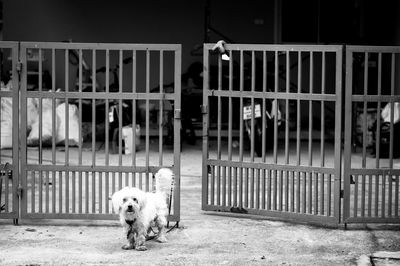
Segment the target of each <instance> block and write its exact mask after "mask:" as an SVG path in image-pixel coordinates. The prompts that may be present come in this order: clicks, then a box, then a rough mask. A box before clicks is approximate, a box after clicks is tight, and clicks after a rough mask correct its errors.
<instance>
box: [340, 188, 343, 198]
mask: <svg viewBox="0 0 400 266" xmlns="http://www.w3.org/2000/svg"><path fill="white" fill-rule="evenodd" d="M343 197H344V190H343V189H341V190H340V198H341V199H343Z"/></svg>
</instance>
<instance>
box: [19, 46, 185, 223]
mask: <svg viewBox="0 0 400 266" xmlns="http://www.w3.org/2000/svg"><path fill="white" fill-rule="evenodd" d="M19 45H20V49H19V50H18V53H19V56H18V57H19V60H20V62H21V63H20V64H21V65H22V66H24V65H26V64H27V55H26V51H27V49H29V48H34V49H64V50H66V49H69V50H70V49H81V50H85V49H88V50H93V51H94V50H120V51H121V50H128V49H131V50H141V51H146V54H149V53H150V51H152V50H155V51H160V52H165V51H166V52H170V51H172V52H174V83H175V86H174V93H166V92H162V93H161V92H160V93H158V94H150V92H149V91H148V90H149V86H148V85H149V83H147V84H146V92H145V93H138V92H132V93H122V94H121V93H112V94H111V96H110V97H107V96H104V95H101V96H100V97H99V93H97V95H96V94H93V93H92V92H74V91H66V92H55V91H51V92H45V91H34V92H28V91H27V69H26V67H22V71H21V79H20V91H21V104H22V110H21V112H22V114H21V113H20V112H19V114H21V129H20V138H21V145H20V147H18V146H19V145H15V149H17V150H18V149H20V154H21V168H20V169H21V170H20V171H21V174H20V176H21V178H20V187H21V189H20V191H21V194H22V196H21V199H20V200H21V203H20V207H21V209H20V216H19V217H20V218H23V219H24V218H26V219H100V220H110V219H113V220H114V219H115V214H114V213H113V212H112V213H108V214H106V213H70V212H69V213H64V212H56V213H45V212H42V213H39V212H38V213H28V212H27V207H28V205H27V201H28V200H29V199H28V197H27V193H26V191H27V172H28V171H41V170H43V171H49V172H51V171H66V172H68V171H77V172H84V171H87V172H113V173H117V172H119V173H124V172H129V171H132V172H136V173H144V174H145V175H146V176H147V177H148V178H150V174H151V173H154V172H155V171H157V170H158V169H160V168H162V167H168V168H171V169H172V170H173V172H174V191H173V195H174V196H173V213H172V214H170V215H169V216H168V221H174V222H176V223H177V224H178V223H179V221H180V145H181V143H180V123H181V121H180V108H181V98H180V92H181V53H182V52H181V50H182V49H181V45H180V44H111V43H52V42H20V43H19ZM80 64H81V62H80ZM13 69H16V67H13ZM147 71H149V68H148V66H147ZM39 72H40V70H39ZM79 82H80V84H81V82H82V79H80V80H79ZM53 89H54V88H53ZM18 92H19V91H18V90H17V95H18ZM46 93H47V94H48V95H45V94H46ZM29 94H30V95H31V96H30V97H33V98H34V97H38V98H40V99H43V98H69V97H70V98H73V99H84V98H89V99H102V98H108V99H125V98H126V96H127V94H130V95H131V96H132V97H131V98H129V99H131V100H146V103H147V104H146V106H148V103H149V101H150V100H173V101H174V110H173V112H174V117H173V121H174V140H175V141H174V146H173V165H171V166H164V165H162V166H150V165H149V160H148V154H146V157H147V159H146V166H135V165H131V166H108V165H98V166H95V167H93V165H92V166H89V165H87V166H85V165H77V166H75V165H74V166H69V165H68V162H64V163H66V165H63V164H62V165H59V164H58V165H44V166H42V165H39V164H38V165H29V164H28V161H27V132H26V125H27V124H26V123H27V115H26V112H27V105H26V103H27V98H28V95H29ZM30 97H29V98H30ZM146 108H147V107H146ZM17 118H18V117H17ZM146 119H148V118H146ZM147 122H148V121H147ZM15 125H17V126H18V125H19V122H18V120H17V122H16V123H15ZM146 133H149V127H148V124H147V126H146ZM146 150H147V151H149V143H148V137H146ZM17 159H18V158H17ZM149 189H150V188H149Z"/></svg>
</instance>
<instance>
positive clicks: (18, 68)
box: [17, 61, 22, 75]
mask: <svg viewBox="0 0 400 266" xmlns="http://www.w3.org/2000/svg"><path fill="white" fill-rule="evenodd" d="M17 72H18V75H21V72H22V62H21V61H18V62H17Z"/></svg>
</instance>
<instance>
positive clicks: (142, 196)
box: [138, 191, 147, 210]
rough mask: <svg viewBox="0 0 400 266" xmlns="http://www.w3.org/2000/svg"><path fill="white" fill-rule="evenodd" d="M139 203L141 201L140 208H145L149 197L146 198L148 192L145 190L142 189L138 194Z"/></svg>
mask: <svg viewBox="0 0 400 266" xmlns="http://www.w3.org/2000/svg"><path fill="white" fill-rule="evenodd" d="M138 203H139V207H140V210H142V209H143V208H144V206H146V203H147V198H146V193H145V192H143V191H140V192H139V194H138Z"/></svg>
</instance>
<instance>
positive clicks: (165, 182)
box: [155, 168, 174, 198]
mask: <svg viewBox="0 0 400 266" xmlns="http://www.w3.org/2000/svg"><path fill="white" fill-rule="evenodd" d="M173 188H174V173H173V172H172V170H171V169H169V168H161V169H160V170H158V172H157V173H156V174H155V189H156V192H161V193H164V194H165V196H166V197H168V198H169V197H170V196H171V194H172V191H173Z"/></svg>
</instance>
